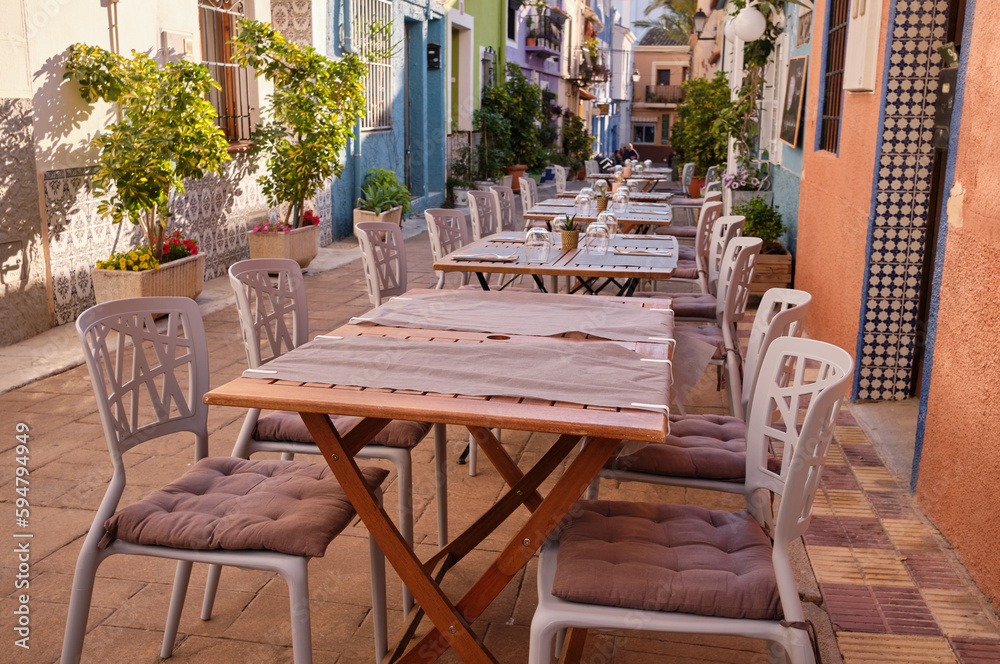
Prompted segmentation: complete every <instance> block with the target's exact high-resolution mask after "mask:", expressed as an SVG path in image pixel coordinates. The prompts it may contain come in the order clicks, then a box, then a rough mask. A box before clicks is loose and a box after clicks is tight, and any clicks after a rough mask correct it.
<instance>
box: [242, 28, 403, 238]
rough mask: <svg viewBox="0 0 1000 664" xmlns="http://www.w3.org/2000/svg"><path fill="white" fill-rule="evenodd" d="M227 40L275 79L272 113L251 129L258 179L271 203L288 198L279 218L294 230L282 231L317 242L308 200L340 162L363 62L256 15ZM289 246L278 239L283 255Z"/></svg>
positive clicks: (360, 98) (358, 105)
mask: <svg viewBox="0 0 1000 664" xmlns="http://www.w3.org/2000/svg"><path fill="white" fill-rule="evenodd" d="M374 29H376V30H378V29H381V28H379V27H377V26H376V28H374ZM232 43H233V61H234V62H235V63H237V64H239V65H240V66H244V67H253V68H254V69H255V70H256V71H257V72H259V73H260V74H261V75H263V77H264V78H265V79H267V80H268V81H270V82H271V83H272V84H273V85H274V92H273V93H272V94H271V95H270V96H269V97H268V103H269V104H268V111H269V117H268V119H267V120H266V121H264V122H261V123H258V124H257V127H256V129H255V131H254V149H253V154H254V156H256V157H259V158H262V159H263V160H264V161H265V162H266V166H267V172H266V173H265V174H264V175H262V176H260V177H259V178H258V181H259V182H260V183H261V185H262V189H263V192H264V195H265V196H266V197H267V201H268V203H269V204H270V205H271V206H272V207H279V206H281V205H282V204H285V205H286V206H287V207H286V208H285V210H284V216H283V219H282V223H283V224H285V225H286V226H288V227H290V229H291V230H289V232H288V233H284V232H282V233H281V234H280V237H282V238H284V240H286V241H288V242H292V241H294V242H312V243H313V244H318V242H319V227H318V226H317V225H315V224H311V223H308V222H307V221H306V218H305V213H306V210H305V201H306V199H308V198H311V197H312V196H313V195H315V193H316V191H317V190H318V189H319V188H320V187H323V186H324V185H326V183H327V182H329V180H330V178H332V177H340V174H341V173H342V172H343V170H344V166H343V164H341V162H340V155H341V153H342V152H343V150H344V148H345V146H346V145H347V139H348V138H349V137H351V136H352V135H353V128H354V124H355V122H356V121H357V119H358V118H359V117H360V116H361V115H363V114H364V111H365V96H364V78H365V75H366V73H367V65H366V63H365V62H364V61H363V60H362V59H361V58H359V57H358V56H357V55H354V54H351V53H348V54H345V55H344V57H343V58H341V59H340V60H331V59H329V58H327V57H325V56H323V55H321V54H319V53H317V52H316V50H315V49H313V48H312V47H309V46H301V45H299V44H295V43H293V42H289V41H288V40H287V39H285V38H284V37H283V36H282V35H281V33H279V32H278V31H277V30H275V29H274V28H273V27H272V26H271V25H270V24H268V23H261V22H259V21H248V20H241V21H240V22H239V32H238V34H237V35H236V37H235V38H234V39H233V42H232ZM383 55H384V54H381V53H379V54H376V55H375V56H374V57H377V58H380V57H383ZM253 234H254V233H253V231H251V232H250V233H248V241H251V240H250V237H252V236H253ZM296 235H306V236H308V237H307V239H304V240H300V239H299V238H297V237H296ZM289 251H290V248H288V247H283V251H282V255H287V253H288V252H289Z"/></svg>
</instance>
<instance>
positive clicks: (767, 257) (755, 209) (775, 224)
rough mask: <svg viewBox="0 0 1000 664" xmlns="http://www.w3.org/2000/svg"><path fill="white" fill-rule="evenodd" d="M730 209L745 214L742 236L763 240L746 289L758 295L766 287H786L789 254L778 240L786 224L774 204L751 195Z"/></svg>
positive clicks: (789, 273)
mask: <svg viewBox="0 0 1000 664" xmlns="http://www.w3.org/2000/svg"><path fill="white" fill-rule="evenodd" d="M732 212H733V214H734V215H741V216H743V217H745V218H746V221H745V222H744V224H743V235H744V236H746V237H759V238H760V239H761V240H763V241H764V246H763V248H762V249H761V252H760V256H758V257H757V267H756V268H755V270H754V277H753V281H752V282H751V283H750V293H751V294H753V295H761V294H763V293H764V292H766V291H767V290H768V289H770V288H787V287H788V286H789V285H790V284H791V283H792V255H791V254H790V253H789V252H788V249H786V248H785V247H784V246H783V245H782V244H781V242H780V239H781V236H782V234H783V233H784V232H785V230H786V228H785V224H784V221H783V220H782V218H781V212H780V211H779V209H778V206H777V205H771V204H770V203H768V202H766V201H764V200H763V199H761V198H751V199H749V200H747V201H746V202H745V203H741V204H740V205H734V206H733V211H732Z"/></svg>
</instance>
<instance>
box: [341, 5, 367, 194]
mask: <svg viewBox="0 0 1000 664" xmlns="http://www.w3.org/2000/svg"><path fill="white" fill-rule="evenodd" d="M341 8H342V9H343V22H342V23H341V26H340V27H341V33H340V34H341V40H340V48H341V50H342V51H344V52H345V53H352V54H354V55H359V53H358V50H357V49H356V48H354V41H353V34H352V32H351V19H352V16H351V0H341ZM353 143H354V144H353V146H352V148H351V189H352V191H353V198H352V199H351V206H352V207H353V206H354V204H355V203H356V202H357V200H358V199H359V198H361V179H362V178H361V118H358V119H357V120H355V122H354V141H353Z"/></svg>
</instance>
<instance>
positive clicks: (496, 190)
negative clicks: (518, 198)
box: [490, 185, 517, 231]
mask: <svg viewBox="0 0 1000 664" xmlns="http://www.w3.org/2000/svg"><path fill="white" fill-rule="evenodd" d="M490 193H492V194H493V201H494V202H495V203H496V208H497V211H498V212H499V217H500V230H504V231H514V230H517V227H516V226H515V225H514V190H513V189H511V188H510V187H502V186H500V185H494V186H492V187H490Z"/></svg>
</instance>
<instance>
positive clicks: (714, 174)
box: [705, 166, 719, 185]
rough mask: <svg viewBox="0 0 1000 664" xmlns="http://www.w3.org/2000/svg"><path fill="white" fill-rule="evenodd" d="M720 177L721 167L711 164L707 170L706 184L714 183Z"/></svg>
mask: <svg viewBox="0 0 1000 664" xmlns="http://www.w3.org/2000/svg"><path fill="white" fill-rule="evenodd" d="M718 179H719V167H718V166H709V167H708V170H707V171H705V184H706V185H708V184H712V183H714V182H715V181H716V180H718Z"/></svg>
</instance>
